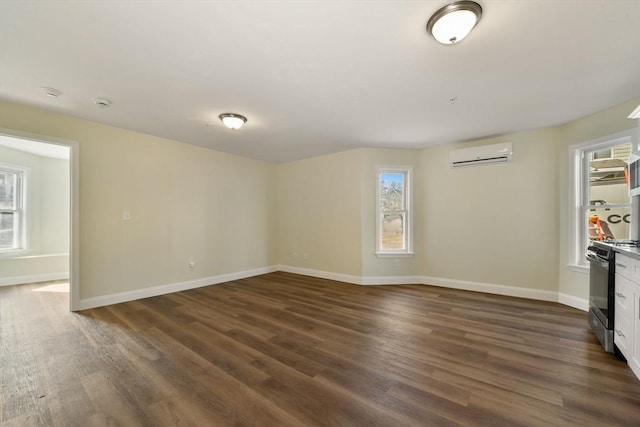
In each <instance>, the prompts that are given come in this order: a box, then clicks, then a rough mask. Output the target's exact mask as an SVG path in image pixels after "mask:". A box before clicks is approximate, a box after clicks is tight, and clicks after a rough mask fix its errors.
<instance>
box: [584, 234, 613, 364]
mask: <svg viewBox="0 0 640 427" xmlns="http://www.w3.org/2000/svg"><path fill="white" fill-rule="evenodd" d="M587 259H588V260H589V325H590V326H591V329H592V330H593V332H594V333H595V334H596V336H597V337H598V340H600V343H601V344H602V346H603V347H604V349H605V350H606V351H608V352H609V353H613V352H614V347H613V319H614V312H613V310H614V304H615V300H614V292H615V252H614V251H613V248H612V246H611V245H608V244H603V243H601V242H597V241H596V242H591V244H590V245H589V247H588V248H587Z"/></svg>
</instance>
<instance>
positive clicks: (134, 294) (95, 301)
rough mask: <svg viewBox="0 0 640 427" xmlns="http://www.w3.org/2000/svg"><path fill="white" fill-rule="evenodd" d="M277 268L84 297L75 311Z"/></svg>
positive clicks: (224, 280) (221, 281)
mask: <svg viewBox="0 0 640 427" xmlns="http://www.w3.org/2000/svg"><path fill="white" fill-rule="evenodd" d="M277 270H278V268H277V267H276V266H269V267H262V268H256V269H253V270H246V271H239V272H237V273H228V274H220V275H218V276H211V277H203V278H201V279H194V280H189V281H186V282H178V283H169V284H166V285H160V286H154V287H151V288H144V289H137V290H135V291H128V292H120V293H117V294H110V295H104V296H99V297H93V298H83V299H80V300H79V301H78V303H77V304H76V305H74V307H73V311H77V310H86V309H89V308H96V307H102V306H105V305H111V304H119V303H121V302H127V301H134V300H137V299H142V298H150V297H156V296H158V295H164V294H170V293H173V292H180V291H186V290H189V289H195V288H201V287H203V286H210V285H217V284H220V283H225V282H231V281H233V280H240V279H246V278H247V277H253V276H259V275H261V274H267V273H273V272H274V271H277Z"/></svg>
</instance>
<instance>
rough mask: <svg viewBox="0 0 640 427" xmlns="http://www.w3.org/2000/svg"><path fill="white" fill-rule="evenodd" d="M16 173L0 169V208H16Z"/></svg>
mask: <svg viewBox="0 0 640 427" xmlns="http://www.w3.org/2000/svg"><path fill="white" fill-rule="evenodd" d="M17 187H18V174H16V173H12V172H7V171H0V209H16V195H17Z"/></svg>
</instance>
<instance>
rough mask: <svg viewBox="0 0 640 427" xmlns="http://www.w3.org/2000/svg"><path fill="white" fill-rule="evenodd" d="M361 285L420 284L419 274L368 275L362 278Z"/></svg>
mask: <svg viewBox="0 0 640 427" xmlns="http://www.w3.org/2000/svg"><path fill="white" fill-rule="evenodd" d="M362 284H363V285H421V284H422V277H421V276H369V277H363V278H362Z"/></svg>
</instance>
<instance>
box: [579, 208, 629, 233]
mask: <svg viewBox="0 0 640 427" xmlns="http://www.w3.org/2000/svg"><path fill="white" fill-rule="evenodd" d="M587 216H588V218H587V224H588V228H589V234H588V236H589V240H605V239H607V238H609V239H628V238H629V223H630V221H631V208H629V207H624V208H615V209H605V208H599V207H594V208H593V209H590V210H589V211H588V212H587Z"/></svg>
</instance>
